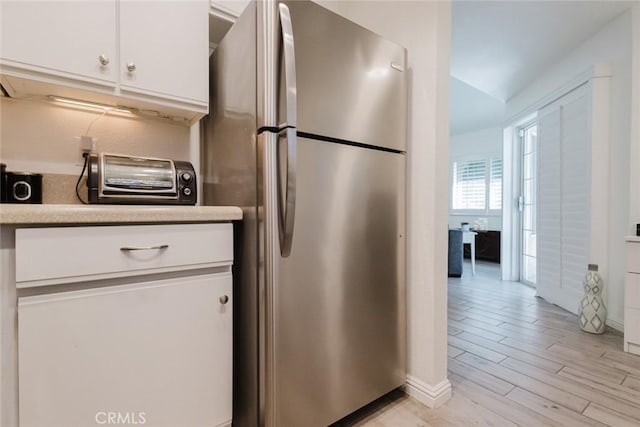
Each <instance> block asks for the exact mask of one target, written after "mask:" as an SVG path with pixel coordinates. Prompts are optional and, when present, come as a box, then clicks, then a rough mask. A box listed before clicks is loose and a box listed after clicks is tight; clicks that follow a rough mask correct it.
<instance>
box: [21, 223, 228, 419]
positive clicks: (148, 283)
mask: <svg viewBox="0 0 640 427" xmlns="http://www.w3.org/2000/svg"><path fill="white" fill-rule="evenodd" d="M200 225H202V224H200ZM204 225H206V226H207V227H203V228H201V229H198V228H196V229H192V230H189V227H193V226H194V225H182V226H178V227H177V228H176V227H173V228H167V229H166V230H165V229H163V227H168V226H111V227H85V230H82V229H80V228H58V229H51V228H49V229H33V233H32V234H29V233H27V234H26V235H24V236H22V238H21V236H20V235H17V236H16V257H17V261H18V263H17V265H18V267H19V266H20V265H21V264H20V255H19V251H20V248H21V245H22V247H24V242H22V243H21V239H27V240H28V241H29V242H31V243H29V244H27V245H26V246H30V245H34V244H35V245H37V243H38V240H39V239H40V238H43V239H44V238H46V240H47V241H50V239H51V238H52V237H55V236H52V235H51V233H53V234H54V235H55V234H56V233H60V239H58V240H57V245H58V246H59V245H63V246H64V245H67V247H66V248H63V249H66V252H65V251H64V250H62V251H59V252H57V254H62V255H56V253H49V256H46V259H47V261H46V264H47V265H45V266H40V267H39V268H41V269H44V270H45V271H46V270H47V269H51V270H52V271H53V270H61V269H62V270H65V269H64V268H62V267H61V264H62V263H64V261H62V260H59V262H56V260H55V258H56V257H60V258H61V259H62V258H64V259H66V260H68V259H69V258H70V257H69V254H70V253H73V251H76V250H77V249H78V248H79V247H82V245H84V244H86V242H84V241H83V239H88V240H90V241H91V242H92V244H93V245H99V244H100V236H101V235H102V234H103V235H104V236H103V237H102V238H103V239H104V240H105V241H107V240H108V238H107V236H114V235H120V236H126V237H123V238H122V240H121V242H119V243H118V244H117V245H115V246H113V247H114V248H117V251H116V250H114V251H113V256H114V257H118V258H120V257H122V256H123V253H124V257H125V258H126V259H128V260H129V261H130V262H131V263H132V265H130V266H129V267H128V268H116V269H112V270H113V271H112V272H107V273H105V272H104V271H103V270H104V266H105V265H110V262H111V261H109V260H106V261H105V262H101V261H100V260H99V259H96V260H93V261H91V262H94V263H95V265H96V273H98V274H100V275H99V276H98V277H100V281H97V282H91V277H92V276H91V272H90V271H89V272H87V271H86V265H85V266H84V267H83V268H84V269H83V268H80V271H81V274H80V275H78V276H72V277H68V276H65V277H62V276H63V275H61V274H58V276H61V277H59V278H57V279H54V280H53V281H52V279H50V278H48V277H46V275H45V276H43V277H40V278H37V280H36V281H35V282H33V283H35V284H36V285H39V287H35V288H34V287H32V286H31V285H29V286H27V288H30V289H28V291H26V292H25V291H24V290H23V291H22V293H23V295H22V296H20V297H19V298H18V373H19V375H18V400H19V402H18V403H19V404H18V406H19V419H20V426H21V427H58V426H59V427H86V426H91V425H113V424H119V425H123V424H125V425H136V424H138V425H146V426H166V427H175V426H181V427H200V426H214V427H215V426H227V425H230V423H231V402H232V401H231V387H232V386H231V383H232V366H231V358H232V315H233V312H232V301H231V297H232V276H231V271H230V263H229V262H228V261H229V259H230V258H229V257H230V256H231V257H232V250H231V248H229V250H225V251H222V252H218V253H219V255H217V257H216V258H215V259H213V258H212V259H210V260H206V259H205V260H200V261H199V262H198V263H194V264H193V265H195V266H197V269H191V270H190V269H187V270H184V268H185V265H187V264H186V262H179V263H177V265H175V270H178V271H174V272H171V271H168V270H167V265H170V264H171V263H170V262H169V261H170V260H171V259H172V256H175V255H172V254H171V249H172V247H171V244H174V246H176V245H177V246H179V243H178V242H174V241H172V240H171V239H172V238H173V239H175V236H174V237H171V233H169V234H167V236H168V237H167V239H168V240H163V231H171V230H173V231H181V230H180V229H181V228H182V231H185V230H187V231H192V232H195V233H192V235H191V239H196V240H197V239H201V240H206V239H208V238H211V235H207V234H206V233H204V232H205V231H207V230H209V231H211V228H210V227H212V226H213V227H215V226H221V225H222V226H227V228H225V229H224V238H223V239H222V240H223V241H224V243H225V244H227V243H228V239H227V237H229V236H227V233H231V225H230V224H204ZM148 227H155V228H154V229H149V228H148ZM52 230H53V231H52ZM56 230H57V231H56ZM18 231H20V230H18ZM24 231H27V230H24ZM41 233H44V234H42V235H41V236H40V234H41ZM69 233H71V234H72V235H74V238H72V239H66V240H65V235H66V237H69ZM96 233H97V234H96ZM186 235H189V233H186ZM140 236H142V237H140ZM149 236H153V237H149ZM185 238H186V237H185ZM78 239H79V240H78ZM96 239H97V240H96ZM178 240H180V239H178ZM165 241H166V242H171V243H162V242H165ZM34 242H35V243H34ZM70 242H72V243H70ZM188 243H189V244H190V245H192V244H194V243H195V246H197V247H199V248H201V247H202V245H204V246H205V247H206V246H208V245H216V244H221V243H220V241H218V242H217V243H216V242H211V241H209V242H206V241H202V242H192V241H188ZM167 245H168V247H167ZM45 246H46V245H45ZM107 246H108V245H107ZM160 247H161V248H160ZM121 248H124V250H121ZM167 249H168V251H167ZM98 252H99V251H98ZM65 253H66V255H64V254H65ZM89 253H90V251H84V252H83V253H82V255H81V256H80V257H85V258H86V257H90V255H88V254H89ZM211 253H214V254H215V253H216V250H214V249H212V250H211ZM222 254H224V256H223V255H222ZM29 255H30V256H31V257H33V256H34V254H33V252H30V253H29ZM35 255H36V256H37V255H38V254H35ZM44 255H45V254H44V253H42V254H40V256H44ZM101 256H105V254H104V253H101ZM163 257H164V258H166V260H167V261H162V259H163ZM196 258H197V257H196ZM40 259H41V260H42V259H43V258H40ZM186 259H188V257H187V258H186ZM32 260H34V262H36V263H37V262H38V261H37V260H38V258H32ZM67 263H68V261H67ZM225 263H226V264H227V266H226V267H225V266H223V264H225ZM27 264H33V262H31V263H25V265H27ZM140 265H143V267H144V266H146V265H150V266H152V267H151V268H146V267H144V268H142V267H140ZM49 266H51V267H49ZM194 268H195V267H194ZM89 270H91V269H89ZM128 270H129V273H127V271H128ZM141 270H143V271H144V273H145V274H143V275H140V271H141ZM169 270H171V268H169ZM131 271H135V273H134V274H137V275H136V276H127V274H132V273H131ZM158 271H159V272H160V273H158ZM105 274H107V276H105ZM17 276H18V277H21V276H20V273H19V268H18V269H17ZM54 276H55V274H54ZM23 277H27V278H29V280H33V277H34V274H33V272H31V275H27V274H25V275H23ZM81 279H84V281H83V280H81ZM29 283H31V282H29ZM69 283H75V284H73V285H70V284H69ZM56 285H60V286H56ZM18 287H20V284H19V283H18ZM22 287H23V288H24V287H25V286H24V283H23V285H22Z"/></svg>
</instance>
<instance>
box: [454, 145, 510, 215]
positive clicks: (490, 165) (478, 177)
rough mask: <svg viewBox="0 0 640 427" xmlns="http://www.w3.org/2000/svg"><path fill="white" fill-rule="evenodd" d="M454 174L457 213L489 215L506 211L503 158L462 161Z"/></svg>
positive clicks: (458, 163)
mask: <svg viewBox="0 0 640 427" xmlns="http://www.w3.org/2000/svg"><path fill="white" fill-rule="evenodd" d="M452 171H453V177H452V193H451V208H452V209H453V210H454V211H459V212H463V211H469V212H473V213H483V214H489V211H490V210H500V209H502V159H496V158H486V157H485V158H481V159H473V160H458V161H454V162H453V165H452Z"/></svg>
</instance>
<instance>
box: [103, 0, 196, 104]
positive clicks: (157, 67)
mask: <svg viewBox="0 0 640 427" xmlns="http://www.w3.org/2000/svg"><path fill="white" fill-rule="evenodd" d="M95 3H96V2H91V4H95ZM208 11H209V2H208V1H203V0H187V1H176V0H173V1H154V2H149V1H129V0H123V1H121V2H120V88H121V90H122V91H123V92H136V93H142V94H147V95H156V96H161V97H165V98H166V97H170V98H174V99H177V100H184V101H185V102H194V101H195V102H196V103H202V104H205V105H206V104H207V103H208V99H209V90H208V81H209V62H208V59H209V42H208V37H207V35H208V33H209V29H208V26H209V14H208Z"/></svg>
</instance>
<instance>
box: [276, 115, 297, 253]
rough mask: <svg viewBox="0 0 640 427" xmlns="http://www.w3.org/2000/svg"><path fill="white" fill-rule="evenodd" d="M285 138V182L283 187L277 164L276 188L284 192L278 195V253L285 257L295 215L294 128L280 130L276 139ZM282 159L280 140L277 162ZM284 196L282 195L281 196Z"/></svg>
mask: <svg viewBox="0 0 640 427" xmlns="http://www.w3.org/2000/svg"><path fill="white" fill-rule="evenodd" d="M280 138H286V144H287V153H286V154H287V160H286V170H285V171H284V173H286V176H287V177H286V184H285V187H284V189H283V187H282V185H281V183H282V175H283V170H282V168H281V167H280V166H279V165H278V168H277V170H278V189H279V191H284V194H281V195H279V196H278V200H279V201H281V203H280V204H279V206H280V208H279V209H278V210H279V215H278V216H279V217H280V218H279V225H280V227H279V228H280V254H281V255H282V257H284V258H286V257H288V256H289V255H290V254H291V246H292V243H293V227H294V223H295V217H296V174H297V169H298V160H297V153H296V152H297V146H296V145H297V141H296V138H297V132H296V130H295V129H294V128H289V127H288V128H285V129H282V130H281V131H280V134H279V135H278V139H280ZM280 161H282V155H281V153H280V141H278V162H280ZM282 196H284V197H282Z"/></svg>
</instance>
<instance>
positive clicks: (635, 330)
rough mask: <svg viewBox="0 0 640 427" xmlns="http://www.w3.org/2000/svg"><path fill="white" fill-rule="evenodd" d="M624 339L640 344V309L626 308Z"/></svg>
mask: <svg viewBox="0 0 640 427" xmlns="http://www.w3.org/2000/svg"><path fill="white" fill-rule="evenodd" d="M624 341H625V342H630V343H633V344H636V345H640V310H638V309H635V308H626V309H625V310H624Z"/></svg>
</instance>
